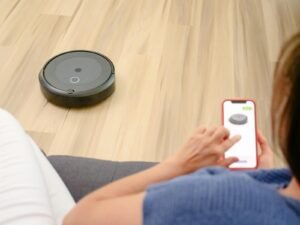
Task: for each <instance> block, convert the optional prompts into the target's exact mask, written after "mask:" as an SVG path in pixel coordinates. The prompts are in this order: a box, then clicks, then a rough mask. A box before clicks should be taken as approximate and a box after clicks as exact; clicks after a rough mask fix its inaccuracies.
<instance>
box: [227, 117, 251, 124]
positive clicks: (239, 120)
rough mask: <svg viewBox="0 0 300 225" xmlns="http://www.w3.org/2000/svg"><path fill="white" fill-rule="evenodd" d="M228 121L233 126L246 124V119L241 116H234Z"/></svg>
mask: <svg viewBox="0 0 300 225" xmlns="http://www.w3.org/2000/svg"><path fill="white" fill-rule="evenodd" d="M229 121H230V123H232V124H234V125H244V124H246V123H247V122H248V117H247V116H246V115H243V114H234V115H232V116H231V117H230V118H229Z"/></svg>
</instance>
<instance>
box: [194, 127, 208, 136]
mask: <svg viewBox="0 0 300 225" xmlns="http://www.w3.org/2000/svg"><path fill="white" fill-rule="evenodd" d="M205 131H206V127H204V126H200V127H199V128H198V129H197V130H196V133H197V134H204V133H205Z"/></svg>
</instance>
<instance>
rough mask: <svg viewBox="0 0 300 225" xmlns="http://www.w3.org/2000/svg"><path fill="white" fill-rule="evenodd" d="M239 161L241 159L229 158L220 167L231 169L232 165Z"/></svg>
mask: <svg viewBox="0 0 300 225" xmlns="http://www.w3.org/2000/svg"><path fill="white" fill-rule="evenodd" d="M238 161H239V159H238V158H237V157H229V158H226V159H224V160H222V161H221V162H220V163H219V165H220V166H223V167H229V166H230V165H231V164H233V163H235V162H238Z"/></svg>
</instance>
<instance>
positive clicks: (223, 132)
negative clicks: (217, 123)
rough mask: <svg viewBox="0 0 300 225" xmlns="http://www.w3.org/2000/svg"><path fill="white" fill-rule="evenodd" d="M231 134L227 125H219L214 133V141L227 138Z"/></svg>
mask: <svg viewBox="0 0 300 225" xmlns="http://www.w3.org/2000/svg"><path fill="white" fill-rule="evenodd" d="M229 135H230V132H229V130H228V129H226V128H225V127H218V128H217V129H216V131H215V133H214V134H213V137H212V138H213V140H214V141H222V140H224V139H227V138H228V137H229Z"/></svg>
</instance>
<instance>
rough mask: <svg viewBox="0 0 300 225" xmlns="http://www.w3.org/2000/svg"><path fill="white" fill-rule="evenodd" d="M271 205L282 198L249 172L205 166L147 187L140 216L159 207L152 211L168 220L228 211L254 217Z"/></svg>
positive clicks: (214, 214) (227, 212)
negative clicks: (175, 216)
mask: <svg viewBox="0 0 300 225" xmlns="http://www.w3.org/2000/svg"><path fill="white" fill-rule="evenodd" d="M256 175H257V174H256ZM262 199H263V200H264V201H263V202H262V201H261V200H262ZM274 204H275V205H282V198H280V197H279V195H278V194H277V192H276V190H275V189H274V188H273V187H270V186H269V185H268V183H263V182H261V181H259V180H257V179H255V178H254V177H253V174H248V173H240V172H231V171H228V170H225V169H222V168H208V169H205V170H200V171H197V172H195V173H193V174H191V175H188V176H183V177H179V178H177V179H174V180H172V181H169V182H165V183H163V184H159V185H155V186H152V187H150V188H149V189H148V191H147V195H146V197H145V200H144V216H146V218H147V215H151V212H153V210H155V208H156V209H157V208H159V212H157V211H156V213H158V214H160V213H162V214H163V215H161V218H169V219H170V220H172V218H174V215H180V218H181V219H183V218H182V217H186V219H188V218H190V217H191V218H197V219H200V218H198V216H200V217H201V219H205V216H208V217H207V218H210V219H211V218H212V217H215V216H216V217H219V216H218V215H224V216H225V215H227V216H230V215H233V214H232V212H235V213H238V214H239V215H242V214H244V212H247V213H248V215H256V216H257V215H259V214H261V212H263V211H265V207H266V205H274ZM275 210H276V209H275ZM182 212H184V213H182ZM168 215H169V217H168ZM148 218H149V217H148ZM177 218H178V217H177ZM169 222H171V221H169ZM173 222H174V221H173ZM165 224H168V223H165ZM170 224H171V223H170ZM173 224H176V223H173Z"/></svg>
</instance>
